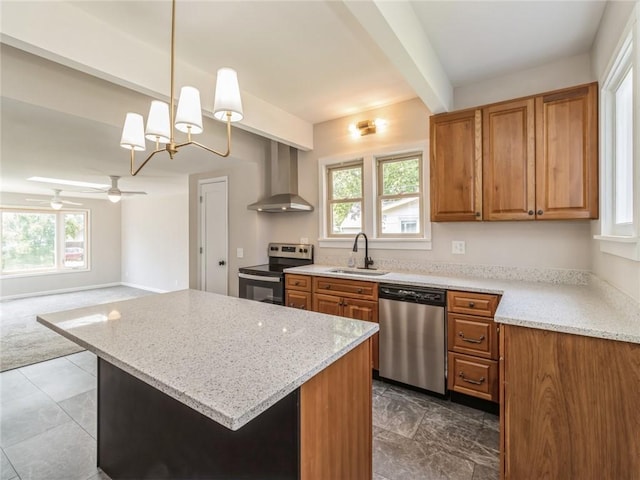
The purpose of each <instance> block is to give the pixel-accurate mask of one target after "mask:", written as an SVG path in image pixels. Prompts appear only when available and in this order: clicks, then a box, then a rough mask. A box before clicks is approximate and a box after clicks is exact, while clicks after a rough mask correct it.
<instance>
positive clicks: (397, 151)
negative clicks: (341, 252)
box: [317, 142, 432, 250]
mask: <svg viewBox="0 0 640 480" xmlns="http://www.w3.org/2000/svg"><path fill="white" fill-rule="evenodd" d="M428 151H429V150H428V143H427V142H415V143H411V144H402V145H395V146H389V147H382V148H376V149H375V150H368V151H357V152H353V153H351V154H347V155H340V156H328V157H321V158H319V159H318V191H319V202H318V208H317V210H318V227H319V228H318V237H319V238H318V246H319V247H322V248H351V247H352V246H353V239H354V238H355V235H342V236H340V237H336V236H331V235H328V233H329V231H330V230H329V223H328V222H329V220H328V219H327V218H328V215H330V211H329V209H328V202H327V200H328V190H327V181H328V176H327V168H329V167H331V166H338V165H340V164H344V165H347V164H348V163H350V162H351V163H352V162H354V160H357V159H362V162H363V204H362V208H363V216H362V218H363V231H364V232H365V233H366V234H367V236H368V238H369V247H370V248H380V249H387V250H395V249H402V250H431V249H432V242H431V219H430V211H431V208H430V194H429V161H428ZM410 154H414V155H415V154H420V155H422V164H421V170H422V178H421V191H422V204H421V206H422V212H421V218H420V221H421V222H422V225H423V229H422V230H423V231H422V234H421V235H420V236H408V235H407V234H404V235H402V236H400V237H398V236H380V235H379V228H378V225H377V221H376V215H377V211H378V206H377V203H378V202H377V188H378V187H377V182H378V180H377V165H376V159H377V158H383V157H391V156H406V155H410Z"/></svg>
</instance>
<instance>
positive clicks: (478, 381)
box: [458, 372, 485, 385]
mask: <svg viewBox="0 0 640 480" xmlns="http://www.w3.org/2000/svg"><path fill="white" fill-rule="evenodd" d="M458 376H459V377H460V378H461V379H462V381H463V382H467V383H473V384H474V385H482V384H483V383H484V380H485V378H484V377H480V380H473V379H472V378H467V377H465V376H464V372H460V373H459V374H458Z"/></svg>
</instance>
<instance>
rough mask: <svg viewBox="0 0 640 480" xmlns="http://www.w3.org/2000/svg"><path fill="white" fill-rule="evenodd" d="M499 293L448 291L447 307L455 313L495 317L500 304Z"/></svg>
mask: <svg viewBox="0 0 640 480" xmlns="http://www.w3.org/2000/svg"><path fill="white" fill-rule="evenodd" d="M498 298H499V296H498V295H491V294H489V293H472V292H456V291H451V290H450V291H448V292H447V309H448V310H449V311H450V312H454V313H466V314H467V315H479V316H481V317H493V314H494V313H495V312H496V307H497V306H498Z"/></svg>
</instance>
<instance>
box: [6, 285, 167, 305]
mask: <svg viewBox="0 0 640 480" xmlns="http://www.w3.org/2000/svg"><path fill="white" fill-rule="evenodd" d="M119 286H124V287H132V288H138V289H140V290H147V291H149V292H154V293H166V292H167V291H168V290H160V289H158V288H152V287H147V286H145V285H136V284H133V283H124V282H113V283H103V284H102V285H86V286H83V287H71V288H60V289H58V290H46V291H43V292H30V293H20V294H18V295H7V296H3V297H0V301H5V300H17V299H19V298H29V297H39V296H41V295H56V294H58V293H70V292H81V291H83V290H95V289H96V288H108V287H119Z"/></svg>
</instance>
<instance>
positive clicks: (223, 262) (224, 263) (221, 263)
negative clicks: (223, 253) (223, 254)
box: [218, 260, 227, 266]
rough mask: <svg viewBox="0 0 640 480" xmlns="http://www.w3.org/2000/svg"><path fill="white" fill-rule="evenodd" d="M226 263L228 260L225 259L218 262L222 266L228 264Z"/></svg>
mask: <svg viewBox="0 0 640 480" xmlns="http://www.w3.org/2000/svg"><path fill="white" fill-rule="evenodd" d="M226 264H227V262H225V261H224V260H220V261H219V262H218V265H220V266H223V265H226Z"/></svg>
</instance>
